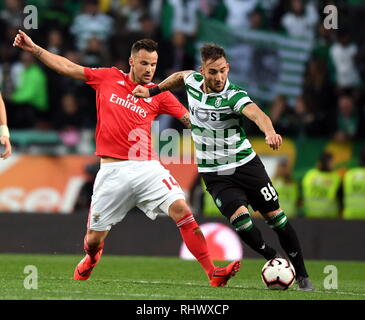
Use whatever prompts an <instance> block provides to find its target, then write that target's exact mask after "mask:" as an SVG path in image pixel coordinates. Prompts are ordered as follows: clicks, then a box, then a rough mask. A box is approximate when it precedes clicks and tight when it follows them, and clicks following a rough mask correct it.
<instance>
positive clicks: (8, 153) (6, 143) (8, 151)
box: [0, 136, 11, 160]
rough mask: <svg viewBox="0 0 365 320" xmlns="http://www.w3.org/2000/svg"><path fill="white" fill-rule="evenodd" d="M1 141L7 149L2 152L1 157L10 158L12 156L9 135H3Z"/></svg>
mask: <svg viewBox="0 0 365 320" xmlns="http://www.w3.org/2000/svg"><path fill="white" fill-rule="evenodd" d="M0 143H1V144H2V145H3V146H4V147H5V151H4V152H3V153H2V154H0V158H3V159H4V160H5V159H6V158H9V157H10V156H11V144H10V140H9V138H8V137H5V136H1V137H0Z"/></svg>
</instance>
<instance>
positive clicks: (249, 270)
mask: <svg viewBox="0 0 365 320" xmlns="http://www.w3.org/2000/svg"><path fill="white" fill-rule="evenodd" d="M81 258H82V255H18V254H0V288H1V290H0V299H1V300H86V299H92V300H365V273H364V270H365V263H364V262H352V261H307V262H306V265H307V269H308V271H309V273H310V275H311V279H312V282H313V284H314V286H315V288H316V291H315V292H301V291H298V290H297V289H296V286H294V287H293V288H291V289H289V290H287V291H276V290H275V291H274V290H268V289H266V288H265V287H264V285H263V283H262V282H261V278H260V271H261V268H262V266H263V265H264V263H265V261H264V260H263V259H244V260H242V267H241V270H240V272H239V273H238V274H237V275H236V276H235V277H234V278H232V279H231V280H230V282H229V283H228V285H227V286H226V287H222V288H212V287H210V286H209V284H208V281H207V278H206V276H205V274H204V272H203V271H202V269H201V268H200V266H199V265H198V263H197V262H195V261H184V260H181V259H178V258H162V257H123V256H108V255H104V256H103V257H102V259H101V261H100V263H99V264H98V266H97V267H96V268H95V269H94V272H93V274H92V276H91V278H90V279H89V280H88V281H74V280H73V279H72V276H73V270H74V267H75V266H76V264H77V263H78V262H79V260H80V259H81ZM216 264H217V265H225V264H226V262H222V261H219V262H216ZM29 265H31V266H35V267H36V270H37V273H38V281H37V289H26V288H25V286H24V284H28V285H29V284H33V285H34V284H35V282H31V281H30V278H27V277H31V276H34V275H35V274H34V273H29V271H25V270H26V269H25V267H26V266H29ZM328 265H333V266H335V267H336V268H337V276H338V288H337V289H331V290H328V289H325V287H324V284H325V283H326V280H325V279H326V277H328V276H331V275H332V276H334V274H333V273H332V274H329V273H325V272H326V271H325V270H326V269H325V267H326V266H328ZM327 272H328V271H327ZM327 283H333V282H331V281H328V278H327Z"/></svg>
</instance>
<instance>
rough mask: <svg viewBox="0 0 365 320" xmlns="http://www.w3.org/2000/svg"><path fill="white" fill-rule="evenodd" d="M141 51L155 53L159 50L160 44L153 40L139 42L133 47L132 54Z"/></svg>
mask: <svg viewBox="0 0 365 320" xmlns="http://www.w3.org/2000/svg"><path fill="white" fill-rule="evenodd" d="M140 50H146V51H148V52H154V51H157V50H158V44H157V42H156V41H153V40H151V39H142V40H138V41H136V42H135V43H133V45H132V49H131V53H132V54H133V53H137V52H138V51H140Z"/></svg>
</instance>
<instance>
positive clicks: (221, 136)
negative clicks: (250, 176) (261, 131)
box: [184, 72, 256, 172]
mask: <svg viewBox="0 0 365 320" xmlns="http://www.w3.org/2000/svg"><path fill="white" fill-rule="evenodd" d="M184 81H185V90H186V92H187V96H188V103H189V111H190V118H191V124H192V128H191V129H192V137H193V140H194V143H195V154H196V158H197V162H198V171H199V172H216V171H221V170H227V169H232V168H235V167H238V166H241V165H243V164H245V163H247V162H249V161H250V160H252V159H253V158H254V157H255V155H256V153H255V152H254V151H253V149H252V147H251V143H250V142H249V140H248V139H247V136H246V133H245V130H244V129H243V127H242V120H243V115H242V113H241V112H242V109H243V108H244V107H245V106H246V105H248V104H250V103H252V101H251V99H250V98H249V97H248V95H247V92H245V91H244V90H242V89H241V88H239V87H238V86H236V85H234V84H232V83H230V82H229V81H228V79H227V82H226V85H225V87H224V89H223V90H222V91H221V92H219V93H209V94H206V93H204V91H203V90H202V85H203V82H204V79H203V76H202V75H201V74H200V73H198V72H193V73H190V74H188V75H187V76H185V79H184Z"/></svg>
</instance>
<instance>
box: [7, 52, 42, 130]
mask: <svg viewBox="0 0 365 320" xmlns="http://www.w3.org/2000/svg"><path fill="white" fill-rule="evenodd" d="M14 67H15V68H16V69H17V72H16V73H15V74H16V78H17V79H16V87H15V91H14V92H13V94H12V96H11V103H12V106H11V108H10V112H11V116H9V120H10V121H11V126H12V127H15V128H18V127H21V128H27V127H28V128H29V127H33V126H43V125H45V124H46V122H47V121H48V119H47V111H48V92H47V78H46V75H45V72H44V71H43V69H42V68H41V67H40V66H39V65H38V64H36V63H35V61H34V58H33V56H32V54H30V53H28V52H25V51H24V52H22V53H21V60H20V62H18V63H17V64H16V66H14Z"/></svg>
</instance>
